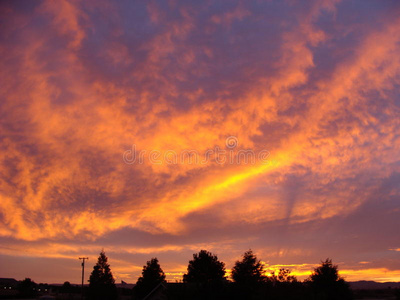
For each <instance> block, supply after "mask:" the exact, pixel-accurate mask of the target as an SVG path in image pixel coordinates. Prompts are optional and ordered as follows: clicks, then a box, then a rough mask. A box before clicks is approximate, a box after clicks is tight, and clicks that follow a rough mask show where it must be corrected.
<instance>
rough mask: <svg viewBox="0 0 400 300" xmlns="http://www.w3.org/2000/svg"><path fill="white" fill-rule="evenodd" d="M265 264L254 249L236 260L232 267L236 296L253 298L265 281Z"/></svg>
mask: <svg viewBox="0 0 400 300" xmlns="http://www.w3.org/2000/svg"><path fill="white" fill-rule="evenodd" d="M265 278H266V277H265V275H264V266H263V264H262V263H261V261H260V260H259V259H257V256H256V255H255V254H254V253H253V251H252V250H249V251H246V252H245V253H244V254H243V258H242V260H241V261H236V263H235V265H234V267H233V268H232V279H233V282H234V283H235V290H236V297H238V298H243V297H246V298H247V299H252V298H254V297H255V295H256V293H257V291H258V290H259V289H260V287H261V286H262V284H263V283H264V282H265Z"/></svg>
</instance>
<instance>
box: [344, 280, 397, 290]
mask: <svg viewBox="0 0 400 300" xmlns="http://www.w3.org/2000/svg"><path fill="white" fill-rule="evenodd" d="M349 284H350V287H351V288H352V289H353V290H378V289H388V288H392V289H395V288H400V282H375V281H365V280H361V281H354V282H349Z"/></svg>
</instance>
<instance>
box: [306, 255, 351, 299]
mask: <svg viewBox="0 0 400 300" xmlns="http://www.w3.org/2000/svg"><path fill="white" fill-rule="evenodd" d="M309 284H310V286H311V288H312V290H313V293H314V296H315V297H316V299H329V300H334V299H341V300H345V299H352V292H351V290H350V287H349V285H348V284H347V283H346V282H345V281H344V279H343V278H341V277H340V276H339V271H338V266H337V265H334V264H333V263H332V260H331V259H329V258H327V259H326V260H325V261H324V262H322V263H321V265H320V266H319V267H318V268H315V269H314V272H313V273H312V274H311V276H310V278H309Z"/></svg>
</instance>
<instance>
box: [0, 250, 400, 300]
mask: <svg viewBox="0 0 400 300" xmlns="http://www.w3.org/2000/svg"><path fill="white" fill-rule="evenodd" d="M0 299H59V300H75V299H87V300H167V299H171V300H175V299H176V300H181V299H182V300H202V299H207V300H214V299H215V300H217V299H218V300H220V299H226V300H228V299H232V300H242V299H244V300H280V299H282V300H283V299H284V300H350V299H370V300H372V299H373V300H379V299H392V300H393V299H400V283H398V282H393V283H377V282H373V281H357V282H351V283H348V282H346V281H345V280H344V279H343V278H342V277H341V276H340V275H339V271H338V266H337V265H334V264H333V263H332V260H330V259H326V260H325V261H322V262H321V264H320V265H319V266H318V267H316V268H315V269H314V271H313V272H312V274H311V275H310V276H309V278H307V279H306V280H304V281H299V280H298V279H297V278H296V276H294V275H292V274H291V272H290V270H289V269H280V270H279V271H278V273H277V274H275V273H272V274H269V276H266V271H265V269H264V265H263V264H262V263H261V261H260V259H258V258H257V256H256V255H255V254H254V253H253V251H252V250H249V251H246V252H245V253H244V254H243V256H242V259H241V260H238V261H236V263H235V265H234V266H233V268H232V272H231V276H230V277H229V278H228V277H227V276H226V271H225V263H223V262H221V261H219V260H218V257H217V255H214V254H213V253H211V252H208V251H206V250H201V251H200V252H199V253H195V254H193V259H192V260H190V261H189V264H188V267H187V273H186V274H184V276H183V281H182V282H167V281H166V279H165V273H164V271H163V270H162V268H161V266H160V264H159V261H158V259H157V258H152V259H151V260H149V261H148V262H147V263H146V265H144V266H143V270H142V276H140V277H139V279H138V280H137V282H136V284H135V285H133V284H128V283H126V282H123V281H122V282H121V283H120V284H116V283H115V280H114V277H113V275H112V272H111V267H110V264H109V263H108V257H107V256H106V254H105V252H104V251H101V252H100V255H99V258H98V261H97V263H96V265H95V266H94V267H93V270H92V272H91V274H90V279H89V284H84V285H75V284H71V283H69V282H64V284H63V285H49V284H36V283H35V282H34V281H32V280H31V279H30V278H25V279H24V280H22V281H17V280H15V279H13V278H2V279H0Z"/></svg>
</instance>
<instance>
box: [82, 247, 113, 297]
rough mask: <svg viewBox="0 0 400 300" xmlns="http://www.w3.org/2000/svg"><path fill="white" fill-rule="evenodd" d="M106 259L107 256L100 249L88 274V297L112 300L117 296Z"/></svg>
mask: <svg viewBox="0 0 400 300" xmlns="http://www.w3.org/2000/svg"><path fill="white" fill-rule="evenodd" d="M107 260H108V258H107V256H106V254H105V253H104V250H102V251H101V252H100V256H99V258H98V261H97V263H96V265H95V266H94V267H93V271H92V273H91V274H90V279H89V295H88V296H89V299H93V300H103V299H104V300H108V299H110V300H112V299H116V298H117V288H116V286H115V281H114V278H113V275H112V273H111V269H110V265H109V264H108V262H107Z"/></svg>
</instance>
